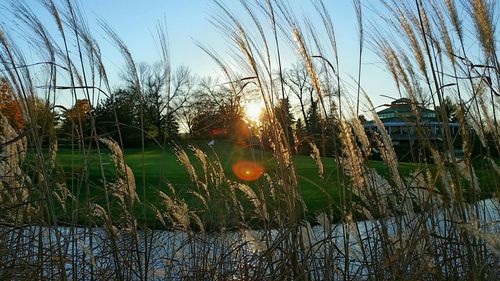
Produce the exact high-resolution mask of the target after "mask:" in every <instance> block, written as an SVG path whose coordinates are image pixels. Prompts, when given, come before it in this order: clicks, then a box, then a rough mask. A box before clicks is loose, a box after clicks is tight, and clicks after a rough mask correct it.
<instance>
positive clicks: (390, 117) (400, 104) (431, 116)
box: [369, 98, 438, 123]
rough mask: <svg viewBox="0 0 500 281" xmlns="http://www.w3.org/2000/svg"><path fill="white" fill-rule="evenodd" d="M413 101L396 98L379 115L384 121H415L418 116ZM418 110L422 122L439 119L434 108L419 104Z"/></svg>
mask: <svg viewBox="0 0 500 281" xmlns="http://www.w3.org/2000/svg"><path fill="white" fill-rule="evenodd" d="M411 103H412V101H411V100H410V99H407V98H402V99H398V100H395V101H393V102H392V103H391V104H390V105H389V107H388V108H386V109H384V110H381V111H379V112H377V115H378V116H379V117H380V119H381V120H382V122H384V123H386V122H414V121H415V120H416V117H415V114H414V111H413V108H412V105H411ZM417 110H418V111H419V115H420V122H435V121H438V119H437V114H436V112H435V111H434V110H430V109H428V108H425V107H423V106H421V105H417ZM369 123H370V122H369Z"/></svg>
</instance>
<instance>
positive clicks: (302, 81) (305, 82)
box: [284, 64, 313, 130]
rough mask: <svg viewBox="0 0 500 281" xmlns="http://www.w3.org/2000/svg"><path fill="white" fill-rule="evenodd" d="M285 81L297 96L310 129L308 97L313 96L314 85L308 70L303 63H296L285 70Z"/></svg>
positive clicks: (307, 127) (306, 124) (303, 116)
mask: <svg viewBox="0 0 500 281" xmlns="http://www.w3.org/2000/svg"><path fill="white" fill-rule="evenodd" d="M284 83H285V85H286V86H287V88H288V89H289V90H290V91H291V92H292V93H293V94H294V96H295V97H296V98H297V100H298V102H299V106H300V112H301V114H302V120H303V121H304V124H305V127H306V129H308V130H309V122H308V121H309V120H308V118H307V114H306V98H307V96H309V97H311V98H312V94H313V87H312V86H311V84H310V83H309V77H308V74H307V70H306V69H305V67H304V66H303V65H302V64H295V65H293V66H292V68H291V69H289V70H287V71H286V72H285V79H284Z"/></svg>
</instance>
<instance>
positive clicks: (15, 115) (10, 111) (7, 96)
mask: <svg viewBox="0 0 500 281" xmlns="http://www.w3.org/2000/svg"><path fill="white" fill-rule="evenodd" d="M0 112H1V113H2V114H3V115H4V116H5V117H7V119H8V120H9V123H10V124H11V126H12V127H14V128H15V129H16V130H22V129H24V128H25V126H26V125H25V122H24V119H23V115H22V109H21V105H20V104H19V102H18V101H17V100H16V99H15V98H14V93H13V91H12V88H11V87H10V85H9V83H8V82H7V80H5V79H1V80H0Z"/></svg>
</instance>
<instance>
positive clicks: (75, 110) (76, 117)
mask: <svg viewBox="0 0 500 281" xmlns="http://www.w3.org/2000/svg"><path fill="white" fill-rule="evenodd" d="M91 111H92V106H91V104H90V102H89V100H87V99H81V100H77V101H76V102H75V104H74V105H73V107H71V108H69V109H67V110H66V111H65V112H64V113H63V121H62V126H61V128H60V130H61V132H62V133H63V134H66V135H67V136H68V137H71V138H73V137H76V138H77V139H80V140H81V139H83V137H84V135H90V134H87V133H88V131H89V130H90V125H91V124H90V114H91Z"/></svg>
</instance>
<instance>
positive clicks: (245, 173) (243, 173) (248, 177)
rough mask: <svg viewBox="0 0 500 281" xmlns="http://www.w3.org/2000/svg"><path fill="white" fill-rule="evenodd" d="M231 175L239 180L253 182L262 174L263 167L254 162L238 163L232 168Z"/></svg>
mask: <svg viewBox="0 0 500 281" xmlns="http://www.w3.org/2000/svg"><path fill="white" fill-rule="evenodd" d="M232 169H233V173H234V174H235V175H236V177H238V178H239V179H240V180H244V181H255V180H258V179H259V178H260V177H261V176H262V174H264V167H262V166H261V165H259V164H257V163H255V162H254V161H238V162H236V163H234V164H233V166H232Z"/></svg>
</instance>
